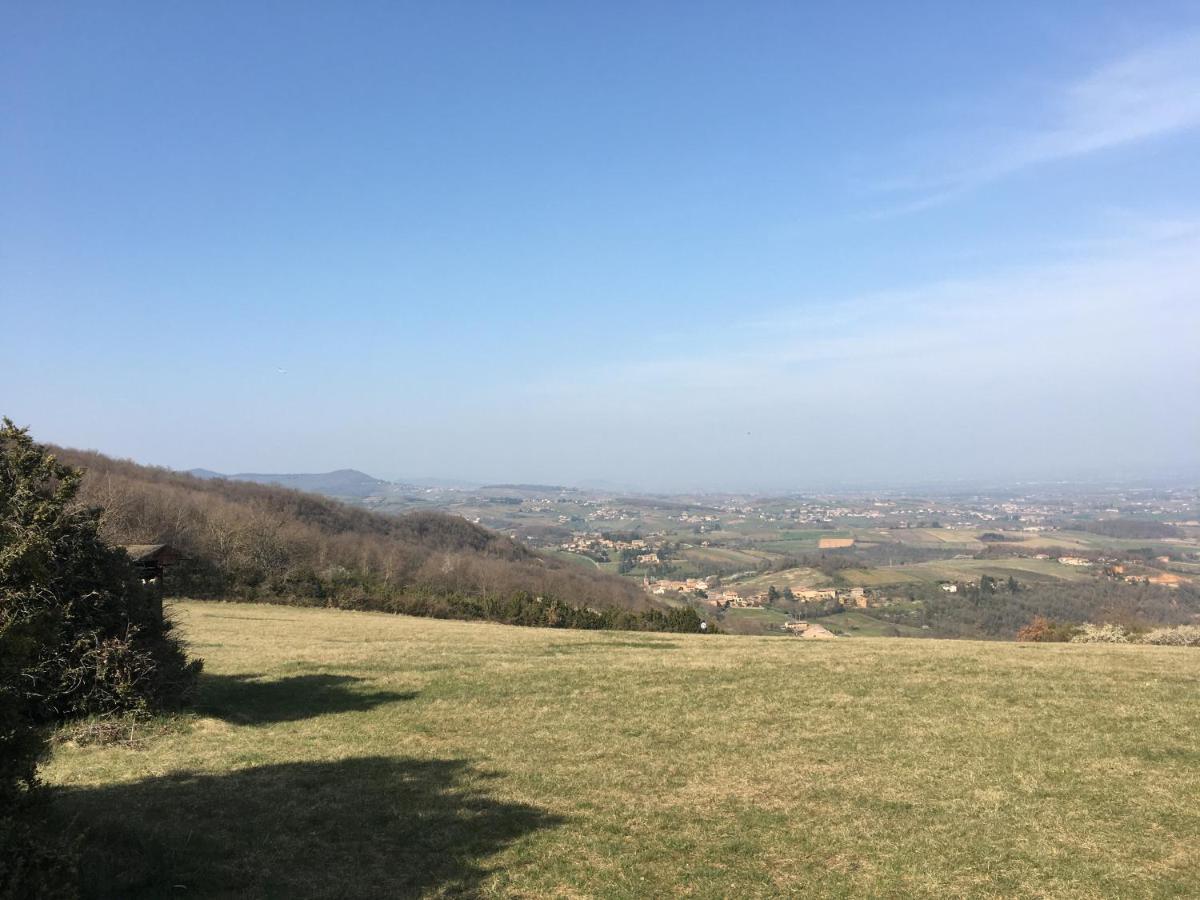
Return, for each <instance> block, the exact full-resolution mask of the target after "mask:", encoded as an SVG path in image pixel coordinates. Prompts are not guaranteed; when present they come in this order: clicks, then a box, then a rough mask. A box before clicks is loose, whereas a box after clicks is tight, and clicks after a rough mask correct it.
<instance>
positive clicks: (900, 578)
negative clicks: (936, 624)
mask: <svg viewBox="0 0 1200 900" xmlns="http://www.w3.org/2000/svg"><path fill="white" fill-rule="evenodd" d="M1094 572H1095V570H1094V569H1079V568H1073V567H1071V566H1064V565H1063V564H1062V563H1060V562H1058V561H1057V560H1053V559H937V560H932V561H930V562H923V563H912V564H911V565H904V566H879V567H877V568H872V569H843V570H842V571H841V572H840V573H839V574H840V575H841V576H842V578H843V579H844V580H845V581H846V583H847V584H851V585H861V586H863V587H884V586H887V585H903V584H913V583H925V584H936V583H937V582H938V581H978V580H979V578H980V577H981V576H982V575H991V576H992V577H993V578H1000V579H1004V578H1008V577H1009V576H1010V575H1011V576H1012V577H1014V578H1016V579H1017V581H1019V582H1029V581H1041V582H1046V581H1086V580H1087V579H1088V578H1092V577H1094Z"/></svg>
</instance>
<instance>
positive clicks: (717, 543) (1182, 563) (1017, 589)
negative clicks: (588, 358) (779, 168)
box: [344, 482, 1200, 638]
mask: <svg viewBox="0 0 1200 900" xmlns="http://www.w3.org/2000/svg"><path fill="white" fill-rule="evenodd" d="M344 499H349V500H351V501H352V502H357V503H359V504H361V505H364V506H367V507H369V508H372V509H377V510H380V511H394V512H407V511H412V510H415V509H439V510H444V511H449V512H453V513H456V514H458V515H461V516H464V517H465V518H467V519H468V520H470V521H471V522H474V523H478V524H482V525H484V526H486V527H489V528H493V529H496V530H498V531H501V532H503V533H505V534H508V535H510V536H511V537H513V538H515V539H518V540H520V541H523V542H525V543H527V544H529V545H530V546H532V547H534V548H536V549H538V550H539V551H540V552H542V553H544V554H548V555H551V556H555V557H558V558H561V559H565V560H569V561H573V562H574V563H576V564H578V565H580V566H588V567H594V568H595V569H598V570H600V571H604V572H610V573H613V574H617V575H621V576H624V577H627V578H630V579H633V580H635V581H636V582H637V583H639V584H640V585H641V586H642V589H643V590H644V591H645V592H646V593H647V594H649V595H650V596H652V597H654V598H655V599H657V600H659V601H662V602H665V603H667V604H670V605H686V606H690V607H692V608H694V609H696V610H697V611H698V612H699V613H700V614H701V615H703V616H705V617H706V618H707V619H710V620H711V621H712V622H713V624H714V625H716V626H717V627H719V628H721V629H723V630H727V631H733V632H738V633H756V634H770V633H775V634H793V635H799V636H802V637H807V638H814V637H833V636H838V635H892V636H934V635H945V634H947V629H948V628H960V627H962V628H965V627H966V626H964V625H961V623H959V624H954V625H952V624H950V620H954V619H956V617H957V616H959V612H958V611H957V610H956V607H958V608H959V609H965V608H967V607H969V606H970V605H971V604H974V605H976V606H978V605H979V604H980V602H981V600H980V598H981V597H982V598H986V602H987V603H989V604H992V605H997V604H1003V603H1004V602H1006V601H1017V600H1020V599H1029V598H1031V597H1033V596H1036V595H1037V594H1038V592H1039V591H1045V590H1047V589H1049V588H1051V587H1054V588H1056V589H1057V590H1058V591H1059V592H1060V593H1062V592H1063V591H1064V590H1066V591H1067V592H1068V593H1070V592H1071V591H1074V592H1075V593H1080V592H1083V591H1092V593H1093V594H1095V593H1096V592H1102V593H1104V594H1105V596H1109V595H1112V596H1114V597H1116V598H1117V600H1118V602H1123V601H1124V599H1125V598H1132V597H1133V596H1134V594H1133V592H1135V591H1137V590H1141V591H1143V592H1147V591H1148V592H1151V593H1152V594H1155V595H1156V596H1158V595H1161V596H1162V597H1167V598H1169V595H1170V592H1172V591H1178V590H1181V589H1182V590H1195V589H1197V585H1198V583H1200V497H1198V495H1197V491H1196V490H1195V489H1193V488H1174V487H1164V486H1127V485H1090V484H1039V485H1024V486H1017V487H1013V488H992V489H974V490H965V489H958V488H940V489H939V488H925V489H921V490H917V489H914V490H912V491H907V492H903V493H901V492H896V491H892V492H878V493H867V492H854V493H851V492H846V493H837V492H828V493H824V492H823V493H814V494H805V495H801V494H795V495H783V496H753V495H736V494H702V495H657V494H656V495H646V494H637V493H633V492H611V491H599V490H589V489H579V488H569V487H558V486H545V485H490V486H455V487H447V486H435V487H430V486H425V487H421V486H414V485H400V484H392V483H388V482H378V483H377V485H376V487H375V489H374V490H373V491H372V492H371V493H369V494H367V495H365V496H359V497H351V498H344ZM1162 602H1164V603H1169V602H1170V601H1169V599H1166V600H1163V601H1162ZM1012 615H1013V616H1016V615H1017V613H1012ZM995 618H996V617H995V616H993V617H992V619H993V620H994V619H995ZM1005 621H1006V622H1007V619H1005ZM1005 627H1007V625H1006V626H1005ZM966 633H968V634H969V633H971V632H970V631H967V632H966Z"/></svg>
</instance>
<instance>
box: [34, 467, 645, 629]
mask: <svg viewBox="0 0 1200 900" xmlns="http://www.w3.org/2000/svg"><path fill="white" fill-rule="evenodd" d="M52 449H53V450H54V452H55V454H56V455H57V456H58V457H59V459H61V460H62V461H63V462H65V463H67V464H68V465H72V466H75V467H78V468H81V469H83V470H84V471H85V477H84V479H83V484H82V489H81V493H80V500H81V502H83V503H86V504H88V505H91V506H96V507H100V508H102V509H103V510H104V518H103V529H104V536H105V537H106V538H107V539H108V540H109V541H111V542H112V543H114V544H124V545H128V544H153V543H167V544H171V545H173V546H175V547H177V548H179V549H181V550H182V551H183V552H184V553H185V554H187V556H188V557H189V562H188V564H187V565H186V566H180V567H178V569H177V570H176V571H175V572H173V573H172V580H173V584H169V585H168V588H169V589H171V590H173V592H175V593H178V594H186V595H190V596H195V597H211V598H232V599H241V600H275V601H284V602H292V603H300V604H306V605H324V606H337V607H345V608H377V609H380V608H387V607H388V604H389V603H391V602H395V601H396V600H397V598H400V597H412V596H414V595H416V596H422V597H434V598H437V597H450V596H453V597H468V598H469V597H481V596H490V597H497V596H514V595H516V594H518V593H521V592H526V593H529V594H532V595H536V596H545V597H547V598H549V597H554V598H557V599H559V600H561V601H562V602H564V603H567V604H569V605H571V606H575V607H581V606H586V607H589V608H592V609H597V610H603V609H625V610H646V609H654V608H657V607H658V604H655V603H654V602H653V601H651V600H649V599H648V598H647V596H646V595H645V594H644V593H643V592H642V591H641V590H639V589H638V587H637V586H636V585H635V584H632V583H630V582H629V581H627V580H624V579H621V578H618V577H615V576H611V575H606V574H604V573H601V572H598V571H594V570H587V569H584V568H581V567H579V566H577V565H572V564H570V563H566V562H563V561H562V560H559V559H553V558H548V557H545V556H542V555H539V554H537V553H535V552H534V551H532V550H530V549H529V548H528V547H526V546H525V545H523V544H521V543H519V542H517V541H515V540H512V539H511V538H509V537H506V536H504V535H501V534H497V533H496V532H493V531H489V530H488V529H486V528H483V527H481V526H479V525H475V524H472V523H470V522H468V521H466V520H465V519H463V518H461V517H459V516H453V515H447V514H444V513H436V512H419V513H410V514H408V515H403V516H388V515H383V514H380V513H374V512H370V511H367V510H364V509H361V508H357V507H352V506H348V505H345V504H343V503H340V502H338V501H336V500H333V499H330V498H328V497H324V496H319V495H317V494H314V493H302V492H300V491H298V490H293V489H291V488H287V487H282V486H279V485H276V484H259V483H257V482H255V481H253V480H251V479H250V478H249V477H247V476H242V477H241V478H240V479H233V478H213V477H208V478H205V477H197V476H195V475H191V474H187V473H180V472H174V471H171V470H169V469H165V468H158V467H153V466H143V465H138V464H137V463H133V462H130V461H126V460H116V459H112V458H110V457H107V456H104V455H102V454H100V453H96V452H92V451H80V450H71V449H63V448H52ZM331 475H333V476H339V477H340V480H339V479H331V480H328V481H326V482H325V483H326V484H327V485H332V484H338V483H340V484H344V485H352V484H355V483H358V484H362V483H363V482H362V481H361V478H369V476H363V475H362V473H331ZM356 476H361V478H360V477H356ZM256 477H257V476H256ZM264 477H265V476H264ZM313 477H325V476H313Z"/></svg>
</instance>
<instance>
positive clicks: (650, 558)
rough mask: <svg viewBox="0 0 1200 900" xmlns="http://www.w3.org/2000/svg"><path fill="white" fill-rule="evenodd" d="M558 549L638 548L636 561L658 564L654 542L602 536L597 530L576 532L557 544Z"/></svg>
mask: <svg viewBox="0 0 1200 900" xmlns="http://www.w3.org/2000/svg"><path fill="white" fill-rule="evenodd" d="M559 549H560V550H566V551H567V552H568V553H584V554H587V553H595V552H598V551H605V550H616V551H618V552H619V551H621V550H638V551H641V556H639V557H638V562H640V563H644V564H650V565H658V562H659V559H658V553H657V551H656V550H655V549H654V544H653V543H652V542H649V541H647V540H646V539H645V538H631V539H629V540H614V539H612V538H607V537H604V536H603V535H602V534H599V533H597V532H594V531H593V532H589V533H586V534H576V535H573V536H572V537H571V539H570V540H569V541H564V542H563V543H561V544H559Z"/></svg>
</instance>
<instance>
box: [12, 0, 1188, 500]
mask: <svg viewBox="0 0 1200 900" xmlns="http://www.w3.org/2000/svg"><path fill="white" fill-rule="evenodd" d="M834 6H835V5H833V4H830V5H829V7H830V8H827V9H817V8H816V5H814V4H796V3H788V4H770V3H756V4H733V3H729V4H705V3H699V4H694V3H687V4H685V3H669V4H645V3H637V4H632V3H631V4H623V3H605V4H582V3H513V4H495V3H453V2H448V3H438V4H420V5H418V4H412V5H408V4H401V3H379V4H371V3H356V4H335V3H279V4H271V3H254V4H245V3H215V2H214V3H204V4H162V3H154V4H151V3H146V4H125V3H109V4H91V5H84V4H58V3H38V4H30V3H14V2H5V3H3V4H0V338H2V339H3V344H4V365H3V367H2V368H0V411H2V412H4V413H5V414H7V415H9V416H11V417H13V418H15V419H16V420H17V421H19V422H21V423H23V424H28V425H30V426H32V428H33V430H34V433H35V435H36V436H38V437H39V438H41V439H44V440H48V441H54V442H58V443H64V444H69V445H74V446H86V447H94V448H96V449H100V450H103V451H105V452H108V453H112V454H115V455H120V456H130V457H133V458H135V459H137V460H139V461H144V462H153V463H158V464H163V465H168V466H172V467H177V468H189V467H192V466H204V467H208V468H212V469H217V470H221V471H318V470H326V469H331V468H338V467H344V466H352V467H356V468H361V469H364V470H365V471H368V472H371V473H373V474H376V475H380V476H383V477H423V476H424V477H428V476H441V477H458V478H466V479H477V480H484V481H488V480H505V481H510V480H520V481H539V482H547V481H549V482H560V483H580V482H589V481H595V480H605V481H609V482H616V483H620V484H626V485H632V486H636V487H642V488H652V489H671V490H674V489H693V488H714V489H715V488H739V489H741V488H746V489H750V488H755V489H758V488H764V489H766V488H790V487H805V486H814V485H821V484H828V483H831V482H838V483H859V484H881V483H902V482H911V481H922V480H941V479H982V480H989V481H996V480H1005V479H1017V478H1076V477H1112V476H1129V477H1156V476H1175V475H1178V474H1179V473H1185V474H1187V475H1189V476H1190V477H1196V476H1195V473H1196V472H1197V470H1198V469H1200V454H1198V453H1197V449H1196V448H1197V447H1200V401H1198V400H1197V398H1198V397H1200V7H1197V6H1196V5H1195V4H1194V3H1191V4H1185V3H1179V4H1172V3H1157V4H1136V5H1135V4H1129V3H1113V4H1103V3H1058V4H1044V3H1043V4H1032V3H1031V4H1016V5H1014V4H1011V3H1005V4H985V3H978V4H951V3H946V4H921V5H918V4H891V3H879V4H853V5H851V4H837V5H836V8H834Z"/></svg>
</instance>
